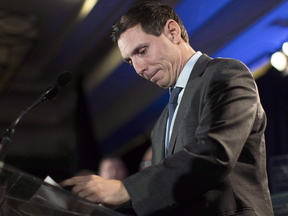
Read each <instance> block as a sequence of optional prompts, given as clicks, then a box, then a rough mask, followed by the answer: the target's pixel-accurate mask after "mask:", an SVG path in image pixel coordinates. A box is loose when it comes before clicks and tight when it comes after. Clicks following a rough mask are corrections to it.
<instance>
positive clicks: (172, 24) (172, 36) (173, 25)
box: [164, 19, 181, 44]
mask: <svg viewBox="0 0 288 216" xmlns="http://www.w3.org/2000/svg"><path fill="white" fill-rule="evenodd" d="M164 35H165V36H166V37H167V38H168V39H169V40H170V41H171V42H172V43H174V44H178V43H180V41H181V29H180V26H179V25H178V23H177V22H176V21H175V20H173V19H169V20H168V21H167V22H166V25H165V26H164Z"/></svg>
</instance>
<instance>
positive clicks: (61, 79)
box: [56, 72, 72, 87]
mask: <svg viewBox="0 0 288 216" xmlns="http://www.w3.org/2000/svg"><path fill="white" fill-rule="evenodd" d="M71 80H72V75H71V73H69V72H63V73H61V74H60V75H59V76H58V78H57V80H56V82H57V83H58V85H59V86H60V87H64V86H66V85H67V84H68V83H69V82H70V81H71Z"/></svg>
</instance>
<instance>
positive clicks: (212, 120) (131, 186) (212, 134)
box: [123, 59, 266, 215]
mask: <svg viewBox="0 0 288 216" xmlns="http://www.w3.org/2000/svg"><path fill="white" fill-rule="evenodd" d="M193 73H194V71H192V74H193ZM197 79H198V80H197V82H195V83H194V86H192V87H191V88H193V92H194V93H193V94H190V95H187V94H186V90H185V92H184V95H183V99H187V98H189V97H190V99H189V100H190V101H187V100H186V101H183V99H182V102H181V104H180V107H179V112H180V111H181V112H182V113H184V114H182V115H180V116H181V119H178V121H179V122H181V123H180V124H179V125H177V128H174V129H173V133H175V134H176V140H175V143H176V144H175V146H176V147H175V148H177V146H183V147H182V149H181V150H177V151H175V152H173V154H171V155H169V156H168V157H167V158H166V159H164V160H162V161H161V163H159V164H157V165H153V166H151V167H150V168H147V169H145V170H143V171H141V172H139V173H137V174H135V175H132V176H130V177H128V178H127V179H125V180H123V183H124V185H125V187H126V189H127V191H128V193H129V195H130V197H131V200H132V202H133V203H134V208H135V211H136V212H137V214H138V215H149V214H150V213H153V212H154V213H155V212H157V211H159V210H160V209H162V210H163V209H167V208H177V206H179V205H181V206H185V205H189V204H190V205H191V203H193V202H194V201H195V200H197V198H199V197H200V196H201V195H203V194H204V193H206V192H207V191H209V190H211V189H212V188H213V187H215V186H217V185H218V184H219V183H220V182H221V181H223V180H224V179H225V178H227V176H228V175H229V173H231V172H233V169H234V166H235V164H236V163H237V162H238V159H239V157H240V154H241V153H243V152H242V150H243V147H244V145H245V144H246V143H247V140H248V139H250V137H251V136H252V135H253V134H256V135H255V136H257V133H259V134H260V133H262V135H263V131H264V128H265V124H266V122H265V124H264V123H261V124H259V122H260V121H261V122H264V121H265V120H264V118H265V114H264V115H263V113H264V111H263V110H262V107H261V104H260V101H259V96H258V91H257V87H256V85H255V82H254V79H253V77H252V75H251V73H250V71H249V70H248V68H247V67H246V66H245V65H243V64H242V63H241V62H239V61H237V60H232V59H229V60H227V59H226V60H224V59H222V60H219V59H214V60H212V61H211V62H210V63H209V65H207V67H206V69H205V71H204V72H203V73H201V74H200V75H199V76H198V77H197ZM189 82H190V80H189ZM189 82H188V84H187V85H189ZM186 88H187V87H186ZM185 94H186V95H185ZM182 103H183V104H182ZM192 113H194V114H192ZM195 113H197V115H195ZM177 118H180V117H179V113H178V114H177ZM177 118H176V121H177ZM176 121H175V124H176ZM263 125H264V126H263ZM160 130H165V127H163V125H158V124H157V123H156V126H155V128H154V134H155V133H157V132H158V131H160ZM259 134H258V135H259ZM172 136H173V135H172ZM153 145H162V143H161V144H159V143H153Z"/></svg>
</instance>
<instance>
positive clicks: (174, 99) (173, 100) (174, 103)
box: [165, 87, 182, 156]
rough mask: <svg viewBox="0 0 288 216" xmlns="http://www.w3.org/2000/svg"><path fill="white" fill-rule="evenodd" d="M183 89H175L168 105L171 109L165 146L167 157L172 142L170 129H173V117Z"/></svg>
mask: <svg viewBox="0 0 288 216" xmlns="http://www.w3.org/2000/svg"><path fill="white" fill-rule="evenodd" d="M181 90H182V88H181V87H176V88H174V89H172V91H171V95H170V98H169V103H168V108H169V122H168V133H167V142H166V146H165V151H166V152H165V155H166V156H167V153H168V148H169V142H170V136H169V134H170V127H171V122H172V119H173V115H174V112H175V109H176V107H177V105H178V103H177V101H178V96H179V93H180V92H181Z"/></svg>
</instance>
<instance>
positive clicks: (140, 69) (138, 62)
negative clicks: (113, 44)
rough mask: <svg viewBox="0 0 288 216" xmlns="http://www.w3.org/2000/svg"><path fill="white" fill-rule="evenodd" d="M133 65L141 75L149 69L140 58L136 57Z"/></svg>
mask: <svg viewBox="0 0 288 216" xmlns="http://www.w3.org/2000/svg"><path fill="white" fill-rule="evenodd" d="M133 66H134V68H135V71H136V73H137V74H139V75H140V76H142V77H143V76H144V71H145V70H146V69H147V68H146V67H147V66H146V65H145V63H144V61H142V60H139V59H135V60H134V61H133Z"/></svg>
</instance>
